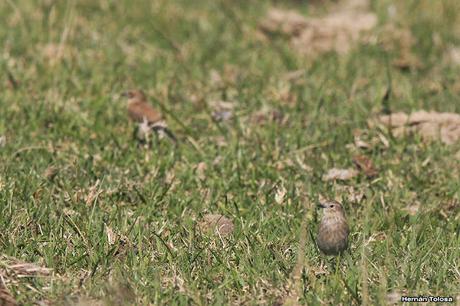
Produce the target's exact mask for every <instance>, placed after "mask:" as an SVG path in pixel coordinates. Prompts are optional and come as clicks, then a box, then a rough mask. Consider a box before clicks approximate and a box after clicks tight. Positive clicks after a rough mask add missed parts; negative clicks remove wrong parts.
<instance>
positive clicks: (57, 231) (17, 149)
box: [0, 0, 460, 305]
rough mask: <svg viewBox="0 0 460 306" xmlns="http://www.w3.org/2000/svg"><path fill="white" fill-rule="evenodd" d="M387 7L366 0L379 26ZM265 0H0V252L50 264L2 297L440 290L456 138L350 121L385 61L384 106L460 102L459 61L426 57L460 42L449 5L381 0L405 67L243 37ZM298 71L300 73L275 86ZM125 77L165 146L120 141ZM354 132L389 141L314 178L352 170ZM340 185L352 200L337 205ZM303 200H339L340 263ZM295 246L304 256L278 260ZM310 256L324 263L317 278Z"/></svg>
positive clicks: (340, 295)
mask: <svg viewBox="0 0 460 306" xmlns="http://www.w3.org/2000/svg"><path fill="white" fill-rule="evenodd" d="M397 2H398V1H381V2H380V1H379V2H377V1H375V3H373V10H374V11H375V12H376V13H377V14H378V16H379V20H380V23H384V22H386V21H387V20H388V18H389V17H388V13H387V11H388V10H387V8H388V5H390V4H391V3H397ZM272 4H274V3H270V2H268V1H267V2H265V1H231V2H229V1H212V0H202V1H184V0H174V1H146V0H139V1H135V3H133V2H131V1H126V0H124V1H117V2H114V1H108V0H101V1H89V0H81V1H45V0H43V1H26V0H19V1H3V2H1V3H0V41H2V42H3V44H2V47H1V56H0V67H1V69H2V71H3V72H4V73H2V74H1V75H0V82H1V84H3V85H2V90H1V92H0V109H1V112H0V135H4V136H6V144H5V146H4V147H2V148H1V149H0V250H1V254H3V255H8V256H12V257H16V258H18V259H21V260H23V261H26V262H33V263H38V264H40V265H43V266H45V267H48V268H52V269H53V270H54V276H53V277H52V278H27V279H20V280H19V281H18V282H16V283H9V284H8V289H9V291H10V292H11V293H12V295H13V296H14V297H15V298H16V299H17V300H18V302H19V303H21V304H25V305H29V304H33V303H34V302H36V301H40V300H47V301H50V302H52V303H55V304H66V303H71V302H72V301H75V300H78V299H80V301H81V303H83V302H82V301H84V300H85V299H86V303H88V304H94V303H96V301H105V302H107V303H109V304H114V303H121V304H123V301H125V303H128V304H129V303H131V304H138V305H146V304H182V305H185V304H216V305H218V304H228V303H233V304H240V303H244V304H273V303H280V302H283V301H285V300H286V299H287V298H288V297H290V296H291V297H292V296H293V295H294V293H295V294H297V295H296V296H298V297H299V300H300V302H301V303H308V304H310V305H317V304H339V303H342V304H344V305H347V304H361V303H363V304H365V303H368V304H385V303H386V297H387V295H388V294H389V293H391V292H395V291H396V292H403V291H404V292H407V293H408V294H409V295H416V296H418V295H429V294H432V295H442V296H454V297H455V296H457V295H458V288H459V283H460V274H459V270H460V267H459V258H460V238H459V229H460V228H459V221H460V219H459V212H460V211H459V201H460V191H459V190H460V173H459V169H460V161H459V159H458V158H457V159H456V158H455V157H454V156H455V154H456V153H457V152H459V150H460V145H459V144H458V143H457V144H454V145H451V146H446V145H443V144H441V143H439V142H430V143H426V142H422V141H421V139H420V138H419V137H417V136H414V137H406V138H402V139H395V138H392V137H391V135H390V134H388V132H387V131H381V130H378V129H372V128H369V126H368V125H367V120H368V119H369V118H371V117H373V116H375V115H377V114H378V113H379V112H380V111H382V109H383V108H384V105H382V97H383V96H384V94H385V92H386V90H387V88H388V85H389V83H388V74H389V75H390V76H391V80H392V83H391V85H392V93H391V95H390V97H389V100H388V105H389V107H390V108H391V110H392V111H413V110H418V109H427V110H438V111H449V112H460V103H458V101H459V98H460V92H459V90H458V89H456V87H455V86H456V83H457V85H458V82H459V80H460V79H459V77H458V75H459V72H460V66H455V65H451V64H449V63H446V62H444V61H442V60H441V58H442V55H443V54H444V51H445V49H446V47H447V46H448V45H450V44H458V43H459V42H460V36H459V35H460V33H459V32H458V17H459V6H458V4H457V3H456V2H455V1H447V0H444V1H436V2H435V1H405V2H404V3H399V4H398V5H397V8H398V15H397V18H398V19H397V22H398V23H399V24H401V26H402V27H406V28H408V29H410V30H411V31H412V33H413V35H414V36H415V39H416V42H417V44H416V45H415V46H414V47H413V48H412V52H413V53H414V54H416V55H417V56H418V57H419V58H420V59H421V62H422V63H423V65H422V68H420V69H418V70H411V71H401V70H399V69H398V68H396V67H393V66H391V65H390V66H389V65H388V62H391V60H393V59H395V58H397V57H398V50H394V51H391V52H388V53H387V57H388V60H385V56H384V55H383V52H382V49H381V47H379V45H376V44H368V45H360V46H358V47H357V48H355V49H354V50H353V51H352V52H351V53H349V54H347V55H342V56H339V55H336V54H325V55H322V56H320V57H318V58H316V59H313V58H305V57H303V56H300V55H298V54H297V53H296V52H295V51H294V50H292V49H291V48H290V47H289V46H288V44H287V40H286V39H285V38H283V37H274V38H273V39H271V40H264V39H261V38H260V35H259V34H258V32H257V24H258V22H259V20H260V19H261V18H262V17H263V16H264V14H265V11H266V9H268V8H269V7H270V6H271V5H272ZM277 4H278V5H279V6H286V7H290V8H298V9H299V10H301V11H304V12H307V13H308V12H309V11H310V9H307V10H305V4H304V3H303V2H300V1H290V2H289V3H280V2H278V3H277ZM433 36H436V37H438V38H439V39H440V43H438V44H435V43H433ZM298 69H304V70H305V75H304V77H302V78H301V79H300V81H299V82H289V81H286V78H285V77H284V76H285V74H286V73H288V72H290V71H293V70H298ZM213 71H214V72H213ZM5 72H8V73H9V74H10V75H11V77H8V73H5ZM215 73H217V74H219V75H220V76H221V79H222V80H221V81H220V82H217V81H212V79H213V78H212V75H213V74H214V75H215ZM12 79H14V80H15V81H12ZM214 79H215V78H214ZM15 83H17V84H15ZM7 84H9V85H8V86H6V85H7ZM429 84H435V85H439V86H440V87H438V88H441V89H440V90H432V87H430V86H429ZM457 87H458V86H457ZM130 88H143V89H144V90H145V91H146V92H147V93H148V94H149V97H150V99H151V101H152V103H154V104H156V105H157V107H161V108H162V109H163V111H164V112H165V113H166V117H167V119H168V122H169V127H170V128H171V129H172V130H174V131H175V132H176V133H177V135H178V137H179V138H180V139H182V141H180V143H179V145H178V146H177V147H175V146H174V145H173V144H171V143H170V142H168V141H167V140H162V141H159V142H156V143H155V145H153V146H152V147H151V148H147V149H146V148H142V147H139V146H138V145H137V144H136V142H135V141H134V140H133V138H132V130H133V126H132V124H131V123H130V122H129V121H128V120H127V117H126V114H125V104H124V102H123V101H121V100H120V99H118V95H119V94H120V93H121V92H122V91H124V90H126V89H130ZM216 100H225V101H233V102H234V103H235V109H234V111H233V112H234V118H233V119H232V120H230V121H228V122H215V121H214V120H213V119H212V116H211V112H212V109H211V106H210V105H211V102H212V101H216ZM263 110H268V115H267V114H265V115H264V116H259V117H260V118H259V119H260V120H256V119H257V118H256V117H257V116H256V115H257V114H259V113H260V112H261V111H263ZM271 111H277V112H279V113H281V114H282V115H283V116H284V120H281V121H279V120H272V118H271V115H270V112H271ZM259 115H260V114H259ZM260 121H262V122H260ZM356 130H360V131H361V132H364V136H363V137H364V138H365V139H367V140H371V139H373V138H378V137H379V135H381V136H383V137H385V138H386V139H387V140H388V141H389V146H388V147H385V146H384V145H383V143H382V142H378V143H377V144H376V145H375V146H374V147H373V148H372V149H371V150H368V151H363V152H361V154H365V155H367V156H368V157H370V158H371V159H372V160H373V162H374V164H375V166H376V167H377V168H378V169H379V174H378V176H377V178H375V179H373V180H369V179H367V178H366V177H364V176H363V175H360V176H359V177H357V178H355V179H353V180H351V181H348V182H346V183H343V182H342V183H332V182H324V181H323V180H322V179H321V177H322V175H323V174H324V173H325V172H326V171H327V170H328V169H330V168H333V167H338V168H347V167H353V163H352V157H353V155H354V154H356V152H355V151H353V149H350V147H349V146H347V144H350V143H353V137H354V136H353V135H354V133H355V132H356ZM187 139H188V140H187ZM355 150H356V149H355ZM199 163H204V164H205V165H206V167H204V168H205V169H204V170H197V166H198V164H199ZM50 166H52V167H54V168H55V169H57V174H56V176H55V177H54V178H50V177H49V176H48V177H47V176H46V175H45V173H46V170H47V169H49V167H50ZM200 171H202V172H203V173H200ZM342 185H349V186H353V187H354V188H355V189H356V190H359V191H362V192H363V193H364V194H365V197H364V199H363V200H361V201H359V202H357V203H355V202H351V201H349V200H348V198H347V195H346V193H345V192H344V191H343V188H341V186H342ZM281 187H284V188H285V189H286V195H285V196H284V201H283V203H282V204H278V203H277V201H276V200H275V195H276V192H277V190H279V189H281ZM319 195H323V196H326V197H330V198H334V197H335V196H339V197H343V203H344V206H345V209H346V212H347V216H348V220H349V223H350V226H351V229H352V233H351V236H350V241H351V247H350V252H349V253H347V254H345V255H344V256H343V258H342V259H341V263H340V265H339V267H340V268H339V269H338V271H334V270H333V269H332V268H331V267H332V262H331V261H330V260H329V259H326V258H324V257H323V256H322V255H320V254H319V252H318V250H317V248H316V246H315V244H314V243H313V241H312V239H311V236H312V235H314V233H315V231H316V227H317V222H318V215H317V212H316V210H315V209H314V204H315V202H316V201H317V199H318V196H319ZM415 202H419V203H420V209H419V210H418V212H417V213H416V214H415V215H410V214H409V213H408V212H407V211H406V210H405V208H406V207H407V206H408V205H411V204H413V203H415ZM206 213H220V214H222V215H225V216H227V217H229V218H231V219H232V220H233V222H234V224H235V231H234V232H233V234H232V235H231V236H229V237H227V238H220V237H216V236H213V235H207V234H204V233H202V232H201V231H200V229H199V227H198V223H199V221H200V220H201V218H202V216H203V215H204V214H206ZM305 229H306V232H304V236H306V241H305V248H304V250H302V249H303V248H301V251H300V253H299V239H300V237H301V236H302V231H305ZM111 231H113V233H114V236H115V238H114V241H109V238H108V236H107V233H110V232H111ZM299 259H302V260H304V261H305V262H304V263H303V264H302V263H301V266H303V267H304V268H303V269H301V268H300V269H294V267H295V266H296V263H297V262H298V260H299ZM322 263H323V264H324V265H325V266H327V267H326V268H325V269H326V270H327V272H326V274H322V273H316V275H315V271H316V272H321V269H320V266H321V264H322ZM293 271H297V272H295V273H294V272H293ZM299 271H300V272H299ZM301 271H303V272H301ZM299 273H300V275H299ZM293 282H295V284H294V285H293ZM457 303H458V301H457Z"/></svg>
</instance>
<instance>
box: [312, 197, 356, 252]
mask: <svg viewBox="0 0 460 306" xmlns="http://www.w3.org/2000/svg"><path fill="white" fill-rule="evenodd" d="M319 206H320V207H321V208H323V209H324V214H323V217H322V219H321V223H320V225H319V229H318V236H317V238H316V243H317V245H318V247H319V249H320V250H321V251H322V252H323V253H324V254H326V255H338V254H340V253H342V252H343V251H345V250H346V248H347V246H348V233H349V228H348V224H347V219H346V218H345V212H344V210H343V207H342V204H340V203H339V202H336V201H333V200H328V201H325V202H323V203H321V204H319Z"/></svg>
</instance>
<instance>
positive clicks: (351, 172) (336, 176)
mask: <svg viewBox="0 0 460 306" xmlns="http://www.w3.org/2000/svg"><path fill="white" fill-rule="evenodd" d="M357 175H358V171H356V170H355V169H338V168H332V169H329V170H328V172H327V173H326V174H324V175H323V181H334V180H339V181H346V180H350V179H352V178H354V177H355V176H357Z"/></svg>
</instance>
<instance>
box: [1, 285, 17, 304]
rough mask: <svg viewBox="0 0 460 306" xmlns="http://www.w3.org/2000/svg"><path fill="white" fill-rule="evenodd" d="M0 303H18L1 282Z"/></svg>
mask: <svg viewBox="0 0 460 306" xmlns="http://www.w3.org/2000/svg"><path fill="white" fill-rule="evenodd" d="M0 305H1V306H16V305H18V303H17V302H16V300H15V299H14V298H13V296H12V295H11V293H10V292H9V291H8V289H6V288H5V287H3V285H2V283H0Z"/></svg>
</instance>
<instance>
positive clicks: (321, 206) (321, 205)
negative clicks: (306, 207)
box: [317, 203, 326, 208]
mask: <svg viewBox="0 0 460 306" xmlns="http://www.w3.org/2000/svg"><path fill="white" fill-rule="evenodd" d="M317 206H318V208H326V205H324V204H323V203H318V205H317Z"/></svg>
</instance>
